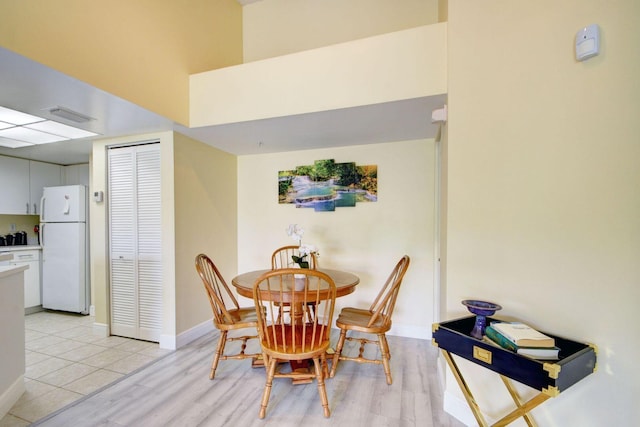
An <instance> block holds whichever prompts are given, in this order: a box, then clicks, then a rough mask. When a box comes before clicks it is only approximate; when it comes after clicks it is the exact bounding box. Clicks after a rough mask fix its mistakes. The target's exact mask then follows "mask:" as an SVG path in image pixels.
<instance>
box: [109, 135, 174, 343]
mask: <svg viewBox="0 0 640 427" xmlns="http://www.w3.org/2000/svg"><path fill="white" fill-rule="evenodd" d="M109 222H110V239H109V240H110V264H111V265H110V273H111V283H110V285H111V333H112V334H113V335H120V336H126V337H131V338H139V339H144V340H149V341H159V339H160V331H161V326H162V274H161V267H162V266H161V252H160V251H161V247H160V244H161V241H160V145H159V144H146V145H138V146H128V147H119V148H112V149H110V150H109Z"/></svg>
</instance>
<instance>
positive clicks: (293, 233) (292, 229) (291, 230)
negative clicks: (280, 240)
mask: <svg viewBox="0 0 640 427" xmlns="http://www.w3.org/2000/svg"><path fill="white" fill-rule="evenodd" d="M303 234H304V229H303V228H302V227H300V226H299V225H298V224H289V227H288V228H287V235H288V236H289V237H291V238H292V239H293V240H295V241H296V242H298V244H299V245H300V244H301V243H302V235H303Z"/></svg>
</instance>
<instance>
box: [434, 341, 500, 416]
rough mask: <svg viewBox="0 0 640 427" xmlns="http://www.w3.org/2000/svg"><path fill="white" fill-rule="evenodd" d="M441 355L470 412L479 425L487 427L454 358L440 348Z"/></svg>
mask: <svg viewBox="0 0 640 427" xmlns="http://www.w3.org/2000/svg"><path fill="white" fill-rule="evenodd" d="M442 355H443V356H444V358H445V360H446V361H447V364H448V365H449V367H450V368H451V372H453V376H454V377H455V378H456V381H457V382H458V385H459V386H460V389H461V390H462V394H463V395H464V398H465V399H466V400H467V404H468V405H469V408H470V409H471V412H473V416H474V417H475V418H476V421H478V425H479V426H480V427H488V426H489V424H487V422H486V421H485V419H484V417H483V416H482V413H481V412H480V407H479V406H478V404H477V403H476V399H475V398H474V397H473V394H471V390H470V389H469V386H468V385H467V382H466V381H465V380H464V378H463V377H462V374H461V373H460V369H459V368H458V364H457V363H456V362H455V360H453V357H452V356H451V353H449V352H448V351H446V350H442Z"/></svg>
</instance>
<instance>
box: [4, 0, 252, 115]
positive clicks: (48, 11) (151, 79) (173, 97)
mask: <svg viewBox="0 0 640 427" xmlns="http://www.w3.org/2000/svg"><path fill="white" fill-rule="evenodd" d="M187 6H188V7H187ZM1 8H2V13H0V45H1V46H3V47H5V48H7V49H10V50H12V51H14V52H17V53H19V54H21V55H24V56H26V57H28V58H31V59H33V60H36V61H38V62H41V63H43V64H45V65H47V66H49V67H51V68H53V69H56V70H58V71H61V72H63V73H65V74H67V75H69V76H71V77H74V78H77V79H79V80H82V81H84V82H87V83H89V84H91V85H92V86H95V87H97V88H99V89H102V90H105V91H107V92H109V93H112V94H114V95H116V96H119V97H121V98H124V99H127V100H129V101H132V102H134V103H135V104H138V105H140V106H142V107H144V108H146V109H148V110H150V111H153V112H156V113H158V114H160V115H163V116H165V117H168V118H171V119H172V120H175V121H177V122H179V123H182V124H188V120H189V74H191V73H198V72H202V71H206V70H212V69H215V68H220V67H226V66H229V65H234V64H239V63H241V62H242V7H241V6H240V4H239V3H238V2H237V1H236V0H216V1H210V0H190V1H189V2H188V5H187V4H186V3H184V2H175V1H161V2H159V1H156V0H137V1H135V2H131V1H128V0H108V1H105V0H96V1H91V2H87V1H85V0H58V1H55V2H52V1H46V0H37V1H28V2H24V1H3V2H2V6H1Z"/></svg>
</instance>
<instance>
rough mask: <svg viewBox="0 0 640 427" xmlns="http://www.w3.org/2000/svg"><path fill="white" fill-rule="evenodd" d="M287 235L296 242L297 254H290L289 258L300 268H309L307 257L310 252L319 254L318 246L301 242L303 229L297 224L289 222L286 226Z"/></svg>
mask: <svg viewBox="0 0 640 427" xmlns="http://www.w3.org/2000/svg"><path fill="white" fill-rule="evenodd" d="M287 235H288V236H289V237H291V238H292V239H293V240H295V241H296V242H298V255H291V259H292V260H293V262H294V263H296V264H298V265H299V266H300V268H309V261H308V260H307V257H308V256H309V257H310V256H311V254H313V255H315V256H316V257H317V256H320V253H319V252H318V248H317V247H316V246H315V245H309V244H305V245H303V244H302V236H303V235H304V229H303V228H302V227H300V226H299V225H298V224H289V227H288V228H287Z"/></svg>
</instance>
